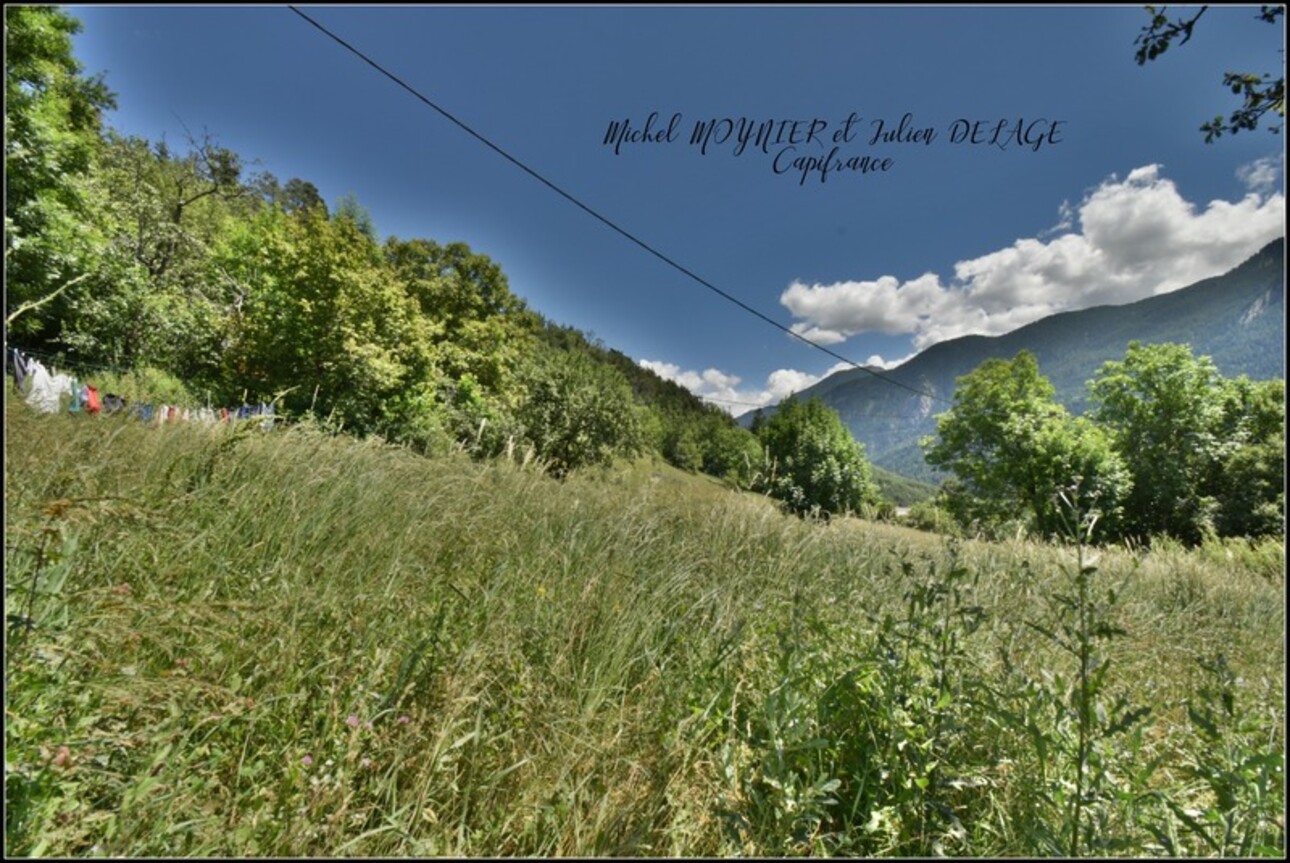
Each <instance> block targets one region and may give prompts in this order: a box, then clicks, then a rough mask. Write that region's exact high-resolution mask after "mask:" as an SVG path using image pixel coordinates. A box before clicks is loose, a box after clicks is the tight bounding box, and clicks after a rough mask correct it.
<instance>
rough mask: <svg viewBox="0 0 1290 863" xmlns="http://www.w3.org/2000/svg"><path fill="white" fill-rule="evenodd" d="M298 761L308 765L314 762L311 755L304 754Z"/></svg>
mask: <svg viewBox="0 0 1290 863" xmlns="http://www.w3.org/2000/svg"><path fill="white" fill-rule="evenodd" d="M300 763H301V764H303V765H304V766H306V767H308V766H309V765H310V764H313V763H314V757H313V756H312V755H306V756H305V757H304V758H301V759H300Z"/></svg>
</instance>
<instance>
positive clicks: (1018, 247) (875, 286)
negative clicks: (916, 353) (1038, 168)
mask: <svg viewBox="0 0 1290 863" xmlns="http://www.w3.org/2000/svg"><path fill="white" fill-rule="evenodd" d="M1281 165H1282V163H1281V162H1279V161H1275V160H1271V159H1261V160H1259V161H1257V162H1254V163H1251V164H1250V165H1247V166H1245V167H1244V168H1242V172H1241V174H1240V175H1241V177H1242V180H1243V181H1244V182H1245V183H1246V184H1247V186H1248V187H1249V188H1250V189H1251V190H1252V191H1251V192H1250V194H1248V195H1246V196H1245V197H1244V198H1242V199H1241V200H1239V201H1235V202H1230V201H1217V200H1216V201H1211V202H1210V203H1209V204H1208V205H1207V206H1205V207H1204V208H1203V209H1202V208H1197V207H1196V206H1195V205H1194V204H1192V203H1190V202H1188V201H1186V200H1184V199H1183V197H1182V196H1181V195H1180V194H1179V193H1178V189H1177V187H1176V186H1175V185H1174V184H1173V182H1172V181H1170V180H1168V179H1166V178H1165V177H1164V176H1163V175H1162V169H1161V166H1160V165H1145V166H1142V167H1139V168H1135V169H1134V170H1132V171H1130V172H1129V175H1128V176H1127V177H1126V178H1125V179H1124V180H1120V179H1118V178H1117V177H1116V176H1115V175H1112V176H1111V177H1110V178H1108V179H1107V180H1106V181H1104V182H1103V183H1101V184H1100V185H1099V186H1097V188H1095V189H1093V190H1092V191H1091V192H1089V193H1088V194H1086V195H1085V197H1084V199H1083V200H1082V201H1081V202H1080V204H1079V205H1078V207H1072V206H1071V205H1070V204H1069V202H1065V201H1064V202H1062V205H1061V207H1060V208H1059V210H1058V215H1059V218H1060V222H1059V224H1058V226H1057V228H1055V229H1050V230H1049V231H1045V232H1044V234H1043V236H1045V237H1047V236H1051V235H1052V234H1053V233H1054V232H1058V231H1064V232H1063V233H1060V235H1059V236H1055V237H1054V238H1053V239H1051V240H1043V239H1038V238H1026V239H1020V240H1017V241H1016V242H1014V243H1013V244H1012V245H1011V246H1009V247H1007V248H1004V249H999V250H997V251H994V252H989V253H987V254H984V255H981V256H980V257H977V258H973V259H970V260H965V261H959V262H958V263H956V264H955V265H954V276H953V278H952V279H950V280H949V281H942V279H941V277H940V276H939V275H937V274H935V273H924V274H923V275H921V276H919V277H918V278H916V279H911V280H909V281H906V282H901V281H900V280H899V279H897V278H896V277H894V276H890V275H884V276H880V277H878V278H875V279H864V280H856V281H847V282H837V283H833V284H813V285H807V284H804V283H802V282H793V283H792V284H790V285H789V286H788V288H787V289H786V290H785V291H784V293H783V294H782V295H781V296H780V302H781V303H783V304H784V305H785V306H786V307H787V308H788V309H789V310H790V311H791V312H792V313H793V314H794V316H796V317H797V318H798V319H799V320H798V322H797V323H795V324H794V325H793V331H794V332H798V333H800V334H801V335H804V336H806V337H807V338H813V339H814V340H815V341H819V342H820V343H821V344H837V343H838V342H841V341H844V340H845V339H847V338H850V337H851V336H854V335H856V334H858V333H863V332H880V333H886V334H888V335H899V334H912V335H913V337H914V339H913V341H914V347H915V348H917V349H918V350H923V349H925V348H927V347H929V346H931V345H933V344H936V343H937V342H940V341H944V340H946V339H952V338H956V337H958V336H963V335H968V334H971V333H980V334H982V335H999V334H1002V333H1006V332H1010V331H1012V330H1015V329H1017V328H1018V327H1021V326H1024V325H1026V324H1028V323H1032V322H1033V321H1037V320H1039V319H1040V318H1044V317H1047V316H1049V315H1053V314H1056V313H1058V312H1063V311H1071V310H1074V309H1083V308H1088V307H1090V306H1097V305H1108V304H1120V303H1128V302H1133V301H1135V300H1140V299H1143V298H1145V297H1149V296H1152V295H1155V294H1163V293H1168V292H1169V291H1173V290H1177V289H1178V288H1181V287H1185V286H1187V285H1190V284H1193V283H1195V282H1198V281H1200V280H1201V279H1205V278H1208V277H1210V276H1214V275H1218V274H1220V273H1223V272H1225V271H1227V270H1229V269H1231V268H1232V267H1235V266H1236V265H1237V264H1239V263H1241V262H1242V261H1244V260H1245V259H1246V258H1248V257H1249V256H1250V255H1252V254H1254V253H1255V252H1256V251H1258V250H1259V249H1260V248H1262V247H1263V246H1264V245H1265V244H1267V243H1268V242H1270V241H1272V240H1273V239H1275V238H1277V237H1279V236H1282V234H1284V232H1285V227H1284V223H1285V196H1284V195H1283V194H1282V193H1280V192H1273V191H1266V193H1263V194H1261V193H1260V192H1258V191H1253V190H1256V189H1263V190H1268V189H1269V183H1274V182H1275V178H1276V177H1279V175H1280V171H1281ZM1076 223H1078V230H1077V231H1075V230H1073V229H1074V227H1075V225H1076ZM812 334H814V335H812ZM816 336H818V338H817V337H816Z"/></svg>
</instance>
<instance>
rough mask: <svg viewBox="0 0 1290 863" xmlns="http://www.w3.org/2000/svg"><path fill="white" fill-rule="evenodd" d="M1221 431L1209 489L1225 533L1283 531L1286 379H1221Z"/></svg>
mask: <svg viewBox="0 0 1290 863" xmlns="http://www.w3.org/2000/svg"><path fill="white" fill-rule="evenodd" d="M1222 401H1223V413H1222V419H1221V420H1220V432H1219V433H1220V435H1221V438H1222V440H1223V441H1224V443H1225V444H1226V446H1225V447H1224V451H1223V453H1222V454H1221V456H1220V459H1219V460H1218V462H1217V463H1216V465H1215V472H1214V475H1213V476H1212V478H1211V479H1210V481H1209V488H1210V489H1211V490H1212V493H1213V494H1214V496H1215V497H1216V498H1217V499H1218V507H1219V509H1218V514H1217V517H1216V527H1217V529H1218V532H1219V533H1220V534H1222V535H1225V536H1251V537H1253V536H1264V535H1268V534H1281V533H1284V532H1285V415H1286V413H1285V409H1286V406H1285V381H1282V380H1272V381H1259V382H1255V381H1251V380H1249V379H1248V378H1246V377H1244V376H1242V377H1240V378H1237V379H1235V380H1229V381H1226V382H1225V384H1224V386H1223V393H1222Z"/></svg>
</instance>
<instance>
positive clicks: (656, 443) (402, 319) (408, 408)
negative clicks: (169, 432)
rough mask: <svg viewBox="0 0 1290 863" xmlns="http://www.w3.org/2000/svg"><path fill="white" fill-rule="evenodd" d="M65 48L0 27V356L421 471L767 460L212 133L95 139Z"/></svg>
mask: <svg viewBox="0 0 1290 863" xmlns="http://www.w3.org/2000/svg"><path fill="white" fill-rule="evenodd" d="M79 27H80V25H79V23H78V22H77V21H76V20H75V19H74V18H72V17H71V16H69V15H67V14H66V13H65V12H63V11H60V10H58V9H55V8H52V7H37V6H26V7H8V8H6V10H5V39H6V47H7V59H6V98H7V105H8V107H7V110H6V119H5V123H6V150H5V169H6V176H7V182H8V197H7V201H6V210H5V238H6V247H5V268H6V276H7V283H8V294H7V300H6V303H7V306H6V320H7V322H8V327H7V329H8V336H9V339H10V341H11V343H13V344H16V345H18V346H20V347H22V348H24V349H26V350H29V351H32V352H34V353H37V354H44V355H48V356H56V357H58V358H59V359H60V360H62V362H63V363H64V365H66V366H68V367H70V368H72V369H81V370H95V369H110V370H114V371H118V372H119V371H126V370H135V371H140V370H144V369H147V370H149V372H148V376H149V378H150V379H151V380H154V381H156V380H157V379H158V377H159V376H158V374H157V372H161V373H163V376H164V378H166V379H167V380H166V381H165V383H166V384H167V389H168V391H169V392H171V393H172V398H173V397H174V396H173V393H174V392H175V390H176V389H182V391H184V392H186V393H187V395H188V398H189V399H191V400H192V401H193V402H194V403H196V402H198V401H213V402H215V403H241V402H243V401H252V402H276V404H277V406H278V410H279V412H280V413H285V414H287V415H294V416H302V415H305V414H312V415H313V416H315V417H317V418H318V419H319V420H321V421H323V422H325V423H327V424H329V425H330V426H331V427H333V428H337V429H343V430H345V431H348V432H351V433H354V434H357V435H360V436H367V435H378V436H381V437H383V438H385V439H387V440H390V441H394V442H399V443H405V444H407V445H409V446H411V447H413V448H415V449H417V450H418V451H420V452H424V453H437V452H442V451H444V450H446V449H448V448H450V447H452V446H454V445H459V444H461V445H466V446H468V447H469V448H470V449H471V451H472V452H475V453H476V454H479V455H481V456H488V455H494V454H497V453H500V452H502V451H504V450H510V451H516V450H523V449H525V448H531V449H532V450H533V452H534V455H536V456H537V457H538V458H540V459H542V460H543V461H545V463H546V464H547V465H548V466H549V468H550V469H551V471H552V472H553V473H556V474H560V475H562V474H564V473H567V472H568V471H569V470H571V469H573V468H577V467H580V466H584V465H590V464H601V463H605V462H607V461H609V460H610V459H612V458H613V457H614V456H616V455H633V454H641V453H648V452H654V453H658V454H659V455H661V456H662V457H663V458H665V459H666V460H667V461H668V462H670V463H672V464H674V465H676V466H677V467H681V468H684V469H687V470H693V471H703V472H706V473H709V474H712V475H715V476H719V477H723V478H729V479H732V480H734V481H736V482H738V483H739V484H741V485H745V486H746V485H748V484H749V483H750V482H751V481H752V480H753V477H754V474H755V473H756V471H757V470H758V469H759V467H760V463H761V460H762V448H761V447H760V446H759V445H758V444H757V441H756V440H755V438H754V437H753V436H752V435H751V434H750V433H749V432H747V431H746V430H744V429H741V428H740V427H738V426H737V425H736V424H735V423H734V421H733V420H732V419H731V418H730V417H729V416H728V415H727V414H726V413H725V412H723V411H721V410H719V409H717V408H715V407H712V406H709V405H706V404H704V403H703V402H702V401H701V400H699V399H698V398H696V397H695V396H694V395H692V394H691V393H689V392H688V391H687V390H685V389H684V388H683V387H681V386H679V385H677V384H675V383H672V382H670V381H666V380H663V379H661V378H659V377H658V376H657V375H655V374H654V373H653V372H651V371H649V370H647V369H644V368H641V367H640V366H638V365H637V364H636V363H634V362H633V361H632V360H631V359H630V358H628V357H626V356H625V355H623V354H621V353H619V352H617V351H614V350H610V349H608V348H606V347H605V346H603V345H601V344H599V343H598V342H597V341H595V340H593V339H590V338H588V337H587V336H585V335H584V334H582V333H581V332H579V331H577V330H574V329H572V328H569V327H563V326H559V325H557V324H555V323H553V322H551V321H548V320H545V319H544V318H543V317H542V316H541V315H539V314H538V313H536V312H535V311H534V310H532V309H529V308H528V307H527V306H526V304H525V303H524V301H523V300H522V299H520V298H519V297H517V296H516V295H515V294H514V293H513V292H512V291H511V289H510V286H509V285H508V283H507V279H506V276H505V274H504V273H503V272H502V270H501V268H500V267H499V266H498V265H497V264H496V263H495V262H494V261H492V260H490V259H489V258H488V257H487V256H486V255H484V254H480V253H478V252H476V251H474V250H472V249H471V248H470V247H468V246H467V245H466V244H464V243H452V242H449V243H443V242H439V241H436V240H434V239H428V238H407V239H403V238H398V237H388V238H385V239H384V240H382V239H380V238H379V236H378V233H377V230H376V227H375V225H374V223H373V220H372V218H371V215H370V214H369V213H368V212H367V210H366V209H365V208H364V207H363V206H362V205H361V204H360V203H359V202H358V200H357V199H356V198H355V197H353V196H352V195H351V196H346V197H344V198H342V199H340V200H338V201H334V202H328V201H326V200H324V198H323V196H322V195H321V194H320V193H319V191H318V189H317V188H316V187H315V186H314V184H313V183H311V182H310V181H308V180H306V179H301V178H291V179H288V180H286V181H285V182H283V181H281V180H280V179H279V178H277V177H275V176H273V175H272V174H270V173H267V172H263V171H261V172H251V171H250V170H249V169H248V165H247V162H246V160H245V159H244V158H243V156H241V155H240V154H238V153H235V152H232V151H231V150H229V149H227V148H224V147H221V146H219V144H218V143H217V142H216V140H215V139H214V138H212V137H211V136H209V135H204V136H202V137H200V138H190V139H189V140H188V141H187V142H186V145H185V146H183V147H172V146H171V145H170V144H168V143H167V142H166V141H164V140H163V141H156V142H154V141H148V140H145V139H142V138H138V137H132V136H127V135H122V134H120V133H118V132H117V131H115V130H113V129H111V128H107V127H106V126H105V125H104V123H103V112H104V111H105V110H107V109H109V108H112V107H114V106H115V97H114V95H113V94H112V93H111V92H110V91H109V89H108V87H107V85H106V83H105V82H104V80H103V79H102V78H101V77H100V78H91V77H87V76H86V75H85V74H83V71H82V68H81V66H80V64H79V63H78V62H77V61H76V59H75V58H74V57H73V55H72V44H71V36H72V35H73V34H74V33H75V32H77V31H78V30H79ZM181 398H182V397H181Z"/></svg>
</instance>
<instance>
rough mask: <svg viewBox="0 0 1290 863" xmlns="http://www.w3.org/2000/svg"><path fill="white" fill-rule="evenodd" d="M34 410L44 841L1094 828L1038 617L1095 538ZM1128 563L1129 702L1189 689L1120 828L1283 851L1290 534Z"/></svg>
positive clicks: (446, 844)
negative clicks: (788, 507)
mask: <svg viewBox="0 0 1290 863" xmlns="http://www.w3.org/2000/svg"><path fill="white" fill-rule="evenodd" d="M5 430H6V440H7V443H6V447H7V451H6V460H5V503H6V516H5V549H6V550H5V555H6V575H5V586H6V600H5V606H6V613H7V616H8V618H9V621H10V628H9V630H8V634H7V645H6V646H7V650H6V660H5V662H6V665H5V673H6V684H7V686H6V701H5V734H6V771H5V797H6V822H5V839H6V851H7V853H9V854H13V855H19V856H38V855H45V856H50V855H86V854H93V855H103V856H108V855H128V856H145V855H169V854H173V855H181V856H215V855H226V856H265V855H273V856H277V855H280V856H303V855H325V856H364V855H397V856H405V855H415V856H433V855H448V856H493V855H497V856H510V855H535V856H554V855H628V856H673V855H697V856H705V855H707V856H717V855H731V854H758V855H761V854H765V855H779V854H799V853H821V854H828V853H837V854H864V855H904V856H908V855H922V854H932V853H947V854H951V855H964V856H993V855H1028V854H1062V853H1063V852H1064V848H1065V846H1064V845H1063V844H1062V842H1063V841H1064V840H1063V839H1062V837H1063V836H1065V835H1066V834H1067V833H1068V832H1069V825H1068V824H1067V822H1066V821H1064V820H1063V819H1064V818H1066V815H1065V814H1064V813H1065V812H1066V811H1067V810H1066V808H1064V806H1063V804H1062V800H1063V799H1064V798H1063V797H1062V795H1063V793H1065V792H1064V790H1063V789H1064V788H1065V787H1066V785H1067V784H1069V781H1070V777H1071V775H1072V769H1073V767H1072V765H1071V764H1070V762H1069V758H1068V757H1066V756H1065V755H1063V752H1065V750H1064V749H1063V746H1064V745H1065V744H1064V742H1063V741H1066V740H1067V739H1068V736H1067V731H1068V730H1069V729H1068V725H1069V723H1068V722H1067V721H1066V719H1064V718H1063V717H1064V716H1065V714H1064V713H1063V710H1064V709H1065V708H1063V707H1062V693H1063V689H1062V687H1063V686H1069V681H1070V680H1071V679H1072V673H1071V670H1070V668H1069V663H1068V662H1067V661H1066V659H1065V658H1064V656H1065V654H1063V653H1062V651H1061V650H1059V649H1058V648H1057V647H1055V646H1054V645H1053V644H1052V643H1050V642H1049V640H1048V639H1047V638H1045V637H1044V636H1043V635H1042V634H1040V633H1039V632H1038V631H1037V630H1036V629H1035V628H1034V627H1032V626H1029V625H1027V624H1028V623H1034V624H1038V625H1041V626H1048V625H1049V624H1051V623H1052V620H1051V619H1050V618H1051V617H1052V614H1053V612H1051V605H1052V604H1051V602H1050V600H1051V597H1052V596H1053V595H1054V594H1057V593H1060V592H1061V591H1062V590H1063V589H1064V587H1063V586H1064V585H1065V584H1066V583H1067V581H1068V577H1069V572H1070V568H1071V566H1072V565H1073V563H1072V562H1073V560H1074V554H1073V552H1071V551H1070V550H1067V549H1060V548H1055V547H1051V546H1042V545H1035V544H1030V543H1024V542H1015V543H1010V544H987V543H975V542H963V543H961V544H959V545H956V546H948V545H947V544H946V543H945V541H944V540H942V539H940V538H938V537H935V536H932V535H930V534H925V533H921V532H919V531H915V530H911V529H908V528H904V527H900V526H897V525H888V524H874V523H867V522H862V521H858V520H851V519H835V520H833V521H832V522H830V523H827V524H824V523H810V522H804V521H801V520H799V519H794V518H790V517H785V516H783V515H781V514H780V513H779V512H777V511H776V509H775V508H774V507H773V506H772V505H771V504H770V502H769V501H767V500H765V499H763V498H759V497H756V496H752V495H740V494H736V493H732V492H729V491H727V490H725V489H723V488H721V487H720V485H719V484H717V483H714V482H709V481H707V480H705V479H703V478H700V477H694V476H689V475H686V474H683V473H680V472H678V471H674V470H671V469H669V468H667V467H665V466H659V465H654V464H649V463H645V462H638V463H635V464H632V465H625V466H620V467H618V468H616V469H613V470H595V471H587V472H583V473H576V474H575V475H573V476H572V477H570V478H569V479H567V480H565V481H563V482H557V481H555V480H553V479H551V478H549V477H547V476H546V475H545V474H544V473H543V472H542V471H541V470H540V469H539V468H538V467H537V466H535V465H531V464H530V465H522V464H518V463H513V462H505V461H502V462H496V463H490V464H479V463H475V462H471V461H469V460H467V459H465V458H457V457H453V458H444V459H435V460H429V459H424V458H421V457H418V456H416V455H414V454H412V453H410V452H407V451H404V450H399V449H396V448H393V447H390V446H387V445H385V444H382V443H379V442H372V441H369V442H363V441H357V440H353V439H350V438H346V437H332V436H328V435H325V434H323V433H321V432H319V431H317V430H315V429H311V428H309V427H307V426H298V427H295V428H292V429H287V430H282V429H279V430H276V431H274V432H271V433H264V432H261V431H259V430H258V429H257V428H256V427H255V426H254V425H251V426H248V427H247V428H246V430H245V431H242V432H232V431H229V430H227V429H202V428H200V427H193V426H189V427H182V426H181V427H161V428H158V427H148V426H144V425H142V424H139V423H137V422H135V421H133V420H129V419H125V418H114V417H99V418H92V417H87V416H37V415H33V414H32V413H30V412H29V411H28V410H27V409H26V407H25V406H24V405H22V404H20V403H17V402H16V401H13V400H11V401H10V403H9V404H8V405H7V410H6V418H5ZM1097 566H1098V570H1097V574H1096V576H1094V584H1096V585H1098V586H1099V587H1101V586H1104V585H1116V586H1117V587H1118V590H1117V596H1116V599H1115V601H1114V603H1113V604H1112V605H1113V608H1112V611H1111V613H1112V614H1113V615H1114V617H1115V619H1116V622H1117V623H1118V625H1120V626H1122V627H1123V628H1124V629H1125V630H1126V631H1127V633H1128V634H1127V635H1126V636H1123V637H1120V638H1117V639H1114V640H1111V641H1109V642H1108V643H1107V646H1106V651H1107V652H1106V656H1107V658H1109V659H1110V661H1111V662H1110V666H1109V669H1110V670H1109V672H1108V674H1107V677H1106V680H1105V683H1104V688H1105V692H1106V693H1107V699H1108V704H1110V699H1111V698H1112V697H1113V696H1122V697H1123V698H1125V699H1127V700H1129V701H1130V702H1132V703H1135V704H1142V705H1148V706H1151V707H1153V712H1152V713H1151V715H1150V716H1149V717H1147V719H1146V720H1145V721H1143V722H1141V723H1139V724H1138V725H1137V726H1136V727H1135V728H1133V729H1130V730H1128V731H1124V732H1116V733H1112V734H1107V735H1105V736H1104V738H1099V740H1098V742H1097V744H1096V746H1095V748H1094V751H1095V754H1096V755H1097V759H1098V764H1099V765H1101V766H1104V767H1105V768H1106V772H1108V773H1109V774H1110V777H1109V778H1105V779H1104V780H1102V781H1101V784H1100V785H1098V786H1097V787H1098V788H1100V789H1102V791H1101V792H1100V793H1101V794H1102V796H1101V797H1099V798H1098V799H1096V800H1090V802H1089V803H1088V806H1087V812H1088V813H1089V816H1088V817H1089V818H1090V819H1097V820H1096V821H1095V822H1093V821H1090V823H1095V824H1096V826H1097V830H1098V835H1100V836H1102V837H1103V838H1104V840H1105V842H1106V844H1105V846H1104V848H1102V850H1097V849H1094V851H1091V852H1090V853H1098V854H1131V855H1132V854H1156V853H1164V852H1166V851H1170V850H1172V851H1173V852H1174V853H1179V854H1197V855H1218V854H1232V853H1245V854H1259V853H1262V854H1275V855H1278V856H1279V855H1280V854H1281V851H1282V849H1283V847H1284V817H1283V811H1284V790H1283V780H1282V773H1281V770H1282V765H1283V762H1284V758H1283V756H1284V690H1283V679H1284V667H1285V656H1284V631H1285V614H1284V608H1285V601H1284V600H1285V585H1284V582H1285V567H1284V555H1283V550H1282V548H1281V546H1279V545H1276V546H1269V545H1264V546H1257V547H1249V546H1245V545H1241V544H1235V543H1229V544H1227V545H1215V546H1210V547H1207V548H1202V549H1199V550H1195V551H1186V550H1183V549H1180V548H1158V549H1156V550H1155V551H1153V552H1151V553H1150V554H1145V553H1136V552H1133V551H1131V550H1119V551H1117V550H1107V551H1104V552H1102V557H1101V559H1100V560H1099V561H1098V563H1097ZM33 586H34V592H33ZM28 616H29V617H30V619H31V621H32V625H31V626H30V627H25V626H23V625H22V619H23V618H25V617H28ZM1219 653H1222V654H1223V655H1224V662H1225V663H1226V666H1225V667H1226V668H1228V669H1229V670H1230V674H1229V675H1228V676H1227V677H1223V676H1222V674H1220V673H1219V672H1216V671H1206V670H1205V669H1204V667H1202V665H1201V664H1200V662H1199V661H1198V660H1205V661H1206V662H1209V663H1210V664H1211V667H1213V659H1214V657H1215V656H1216V655H1217V654H1219ZM1224 681H1226V682H1224ZM1228 703H1230V704H1231V705H1232V706H1233V710H1232V711H1231V712H1230V713H1229V712H1227V711H1226V707H1225V705H1226V704H1228ZM1189 707H1190V710H1189ZM1206 710H1209V711H1210V712H1209V713H1205V711H1206ZM351 717H352V719H351ZM1018 722H1020V725H1017V723H1018ZM1010 723H1011V724H1010ZM1206 723H1208V726H1211V727H1212V728H1213V734H1210V731H1209V730H1207V727H1206ZM1018 728H1020V729H1021V730H1020V731H1018V730H1017V729H1018ZM1028 728H1030V729H1033V731H1028V730H1026V729H1028ZM1037 741H1038V742H1037ZM1041 744H1042V745H1041ZM307 761H308V762H310V763H306V762H307ZM1153 763H1154V765H1155V766H1154V767H1153V768H1152V769H1150V770H1147V768H1148V767H1149V766H1151V765H1152V764H1153ZM1215 776H1218V777H1219V779H1214V778H1213V777H1215ZM1242 841H1245V844H1244V845H1242V844H1241V842H1242Z"/></svg>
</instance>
